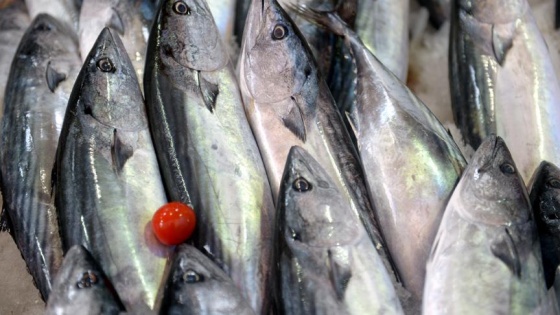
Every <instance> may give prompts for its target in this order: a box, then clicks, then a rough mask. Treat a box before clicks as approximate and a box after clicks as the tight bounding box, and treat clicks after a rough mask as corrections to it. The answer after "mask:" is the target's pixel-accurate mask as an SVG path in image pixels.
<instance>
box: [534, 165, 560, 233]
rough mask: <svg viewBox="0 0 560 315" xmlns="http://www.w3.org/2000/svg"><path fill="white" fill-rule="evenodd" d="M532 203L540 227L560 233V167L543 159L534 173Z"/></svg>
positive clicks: (550, 231)
mask: <svg viewBox="0 0 560 315" xmlns="http://www.w3.org/2000/svg"><path fill="white" fill-rule="evenodd" d="M530 199H531V204H532V206H533V211H534V214H535V220H536V222H537V225H538V227H539V229H544V230H545V231H548V232H549V233H551V234H558V233H560V169H559V168H558V167H556V166H555V165H554V164H552V163H550V162H546V161H543V162H542V163H541V165H540V166H539V167H538V168H537V170H536V171H535V174H534V175H533V184H532V188H531V196H530Z"/></svg>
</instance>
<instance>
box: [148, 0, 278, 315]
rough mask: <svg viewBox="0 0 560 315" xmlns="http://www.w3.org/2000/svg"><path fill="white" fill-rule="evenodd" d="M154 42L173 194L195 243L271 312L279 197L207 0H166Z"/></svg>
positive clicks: (156, 89)
mask: <svg viewBox="0 0 560 315" xmlns="http://www.w3.org/2000/svg"><path fill="white" fill-rule="evenodd" d="M148 52H149V54H148V63H147V66H146V76H145V80H144V83H145V92H146V102H147V106H148V113H149V119H150V124H151V128H152V134H153V137H154V143H155V146H156V151H157V154H158V159H159V162H160V165H161V167H162V170H163V172H162V173H163V174H162V175H163V178H164V182H165V186H166V189H167V193H168V196H169V197H170V199H171V200H173V201H181V202H183V203H187V204H188V203H191V204H192V205H193V208H194V210H195V212H196V214H197V230H196V231H195V235H194V237H193V242H194V244H195V245H196V247H197V248H199V249H201V250H202V249H204V251H206V252H207V253H208V254H209V256H211V257H212V259H213V260H214V261H215V262H216V263H217V264H218V265H219V266H220V267H221V268H223V269H224V270H225V271H226V273H227V274H228V275H229V276H230V277H231V278H232V279H233V282H234V283H235V284H236V285H237V286H238V287H239V288H240V289H241V290H242V293H243V295H244V296H245V297H246V298H247V299H248V300H249V303H250V305H251V306H252V307H253V309H254V310H255V312H256V313H258V314H260V313H265V312H266V310H267V308H268V303H269V301H268V297H269V295H270V294H269V293H268V291H269V286H268V285H267V283H268V281H269V278H270V276H271V273H270V269H271V268H270V265H269V262H270V255H271V250H272V248H271V246H272V243H271V237H272V222H273V218H274V203H273V199H272V195H271V191H270V186H269V184H268V180H267V176H266V172H265V168H264V166H263V162H262V159H261V157H260V154H259V150H258V147H257V144H256V142H255V140H254V138H253V135H252V133H251V129H250V126H249V124H248V122H247V118H246V117H245V113H244V110H243V103H242V101H241V96H240V93H239V88H238V84H237V79H236V78H235V75H234V71H233V68H232V65H231V63H230V60H229V55H228V51H227V50H226V49H225V48H224V45H223V43H222V41H221V39H220V34H219V32H218V29H217V28H216V26H215V24H214V22H213V20H212V15H211V13H210V11H209V8H208V6H207V4H206V2H205V1H190V2H188V4H187V2H183V1H169V0H168V1H164V2H163V4H162V7H161V10H160V12H159V14H158V17H157V20H156V22H155V23H154V30H153V31H152V36H151V38H150V43H149V47H148Z"/></svg>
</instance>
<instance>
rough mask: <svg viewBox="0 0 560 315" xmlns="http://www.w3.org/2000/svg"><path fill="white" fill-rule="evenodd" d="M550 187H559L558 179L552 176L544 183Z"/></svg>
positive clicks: (559, 181)
mask: <svg viewBox="0 0 560 315" xmlns="http://www.w3.org/2000/svg"><path fill="white" fill-rule="evenodd" d="M546 184H547V185H548V186H549V187H551V188H556V189H560V180H558V179H556V178H553V179H551V180H549V181H548V183H546Z"/></svg>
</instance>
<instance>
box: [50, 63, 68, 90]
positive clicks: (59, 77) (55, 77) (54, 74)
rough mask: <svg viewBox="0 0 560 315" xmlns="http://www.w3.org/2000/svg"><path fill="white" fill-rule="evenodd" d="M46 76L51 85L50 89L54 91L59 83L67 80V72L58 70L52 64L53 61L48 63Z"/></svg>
mask: <svg viewBox="0 0 560 315" xmlns="http://www.w3.org/2000/svg"><path fill="white" fill-rule="evenodd" d="M46 78H47V85H48V87H49V90H51V92H54V90H55V89H56V87H57V86H58V84H59V83H60V82H62V81H64V80H66V74H64V73H60V72H58V71H56V70H55V69H54V68H53V67H52V66H51V62H50V61H49V63H48V64H47V73H46Z"/></svg>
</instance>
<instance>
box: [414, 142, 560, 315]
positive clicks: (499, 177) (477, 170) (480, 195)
mask: <svg viewBox="0 0 560 315" xmlns="http://www.w3.org/2000/svg"><path fill="white" fill-rule="evenodd" d="M549 301H550V299H549V298H548V296H547V292H546V288H545V283H544V275H543V271H542V260H541V253H540V245H539V242H538V235H537V229H536V225H535V221H534V218H533V215H532V212H531V206H530V203H529V197H528V195H527V191H526V188H525V184H524V183H523V180H522V178H521V175H520V174H519V172H518V171H517V169H516V166H515V163H514V162H513V159H512V156H511V154H510V153H509V150H508V149H507V147H506V144H505V142H504V140H503V139H502V138H500V137H496V136H490V137H488V138H487V139H486V140H485V141H484V142H483V143H482V144H481V145H480V147H479V148H478V150H477V151H476V153H475V154H474V156H473V158H472V161H471V162H470V164H469V165H468V166H467V168H466V169H465V171H464V173H463V175H462V177H461V180H460V181H459V184H458V185H457V187H456V188H455V191H454V192H453V195H452V196H451V199H450V200H449V204H448V206H447V209H446V210H445V214H444V217H443V220H442V222H441V225H440V229H439V231H438V235H437V237H436V240H435V242H434V246H433V248H432V252H431V254H430V260H429V262H428V265H427V276H426V286H425V288H424V300H423V313H425V314H442V313H451V314H456V313H457V314H458V313H461V314H462V313H465V314H467V313H469V314H470V313H473V312H476V311H480V306H481V305H484V312H487V313H492V314H533V313H539V312H538V310H539V308H542V307H544V305H546V304H547V303H549Z"/></svg>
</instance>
